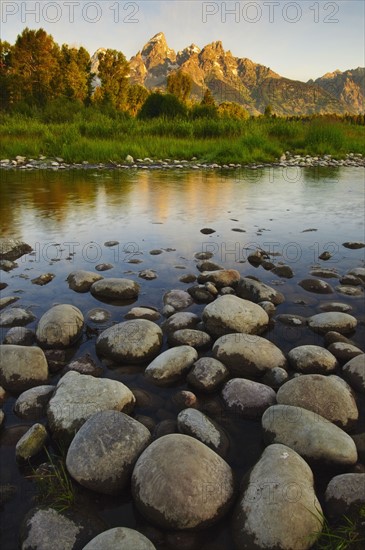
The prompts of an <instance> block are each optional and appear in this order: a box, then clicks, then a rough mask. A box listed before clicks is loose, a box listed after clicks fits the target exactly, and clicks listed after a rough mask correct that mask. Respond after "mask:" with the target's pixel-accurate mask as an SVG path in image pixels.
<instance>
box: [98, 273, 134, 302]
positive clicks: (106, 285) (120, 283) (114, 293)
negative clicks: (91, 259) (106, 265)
mask: <svg viewBox="0 0 365 550" xmlns="http://www.w3.org/2000/svg"><path fill="white" fill-rule="evenodd" d="M140 288H141V287H140V286H139V284H138V283H136V282H135V281H132V279H122V278H121V279H118V278H109V279H101V280H100V281H96V282H95V283H93V284H92V285H91V287H90V292H91V294H92V295H93V296H95V297H96V298H101V299H105V300H122V301H123V300H132V299H134V298H137V296H138V294H139V291H140Z"/></svg>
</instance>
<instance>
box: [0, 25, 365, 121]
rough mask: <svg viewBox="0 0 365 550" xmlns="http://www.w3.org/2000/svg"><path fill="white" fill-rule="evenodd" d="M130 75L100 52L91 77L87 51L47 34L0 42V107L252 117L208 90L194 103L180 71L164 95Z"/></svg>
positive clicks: (115, 57)
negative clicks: (90, 108) (56, 40)
mask: <svg viewBox="0 0 365 550" xmlns="http://www.w3.org/2000/svg"><path fill="white" fill-rule="evenodd" d="M129 73H130V67H129V63H128V61H127V59H126V58H125V56H124V54H123V53H122V52H120V51H117V50H113V49H106V50H101V51H99V52H98V70H97V74H95V73H93V72H92V60H91V57H90V54H89V53H88V51H87V50H86V49H85V48H83V47H80V48H76V47H70V46H68V45H66V44H63V45H62V46H59V45H58V44H57V43H56V42H55V41H54V39H53V37H52V36H51V35H49V34H47V32H46V31H45V30H43V29H39V30H30V29H28V28H26V29H24V30H23V32H22V33H21V34H20V35H19V36H18V37H17V39H16V41H15V44H13V45H11V44H9V43H8V42H6V41H2V40H0V109H1V110H3V111H13V110H18V111H21V110H22V108H23V110H24V107H27V108H28V109H45V108H46V107H47V106H49V105H52V104H53V105H56V106H58V107H59V108H60V109H61V110H64V111H65V112H66V111H67V109H68V110H70V108H71V106H72V108H73V109H77V108H78V107H82V106H86V107H87V106H90V105H94V106H97V107H104V108H105V107H107V108H109V109H112V110H115V111H117V112H121V113H125V114H126V115H129V116H139V117H140V118H155V117H159V116H164V117H167V118H173V117H182V118H184V117H186V116H189V118H192V119H194V118H201V117H206V118H218V117H222V118H234V119H241V120H245V119H248V118H249V116H250V115H249V113H248V111H247V110H246V109H244V108H243V107H242V106H241V105H239V104H237V103H233V102H223V103H220V104H219V105H217V104H216V102H215V100H214V98H213V95H212V93H211V91H210V90H209V88H206V90H205V92H204V95H203V97H202V100H201V101H200V102H195V103H194V102H193V101H192V100H191V98H190V96H191V92H192V87H193V81H192V79H191V77H190V76H189V75H187V74H185V73H184V72H182V71H181V70H178V71H175V72H172V73H171V74H169V76H168V77H167V91H166V92H165V93H164V92H162V91H161V90H154V91H152V92H151V91H149V90H147V89H146V88H145V87H144V86H141V85H140V84H133V83H131V82H130V80H129ZM65 104H66V107H65ZM71 110H72V109H71ZM60 114H61V113H60ZM264 116H265V117H266V118H271V117H275V116H276V115H275V113H273V111H272V108H271V106H270V105H267V106H266V109H265V113H264ZM287 118H288V119H291V118H293V117H287ZM295 118H296V119H297V117H295ZM301 118H303V120H306V119H308V118H310V117H301ZM338 118H339V117H338ZM341 118H342V119H343V120H345V121H346V122H350V123H355V124H364V122H365V120H364V115H358V116H356V115H355V116H353V115H345V116H343V117H341Z"/></svg>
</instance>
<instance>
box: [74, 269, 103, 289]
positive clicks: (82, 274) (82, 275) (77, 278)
mask: <svg viewBox="0 0 365 550" xmlns="http://www.w3.org/2000/svg"><path fill="white" fill-rule="evenodd" d="M101 279H103V277H102V276H101V275H98V274H97V273H94V272H92V271H83V270H81V269H80V270H78V271H73V272H72V273H70V274H69V275H68V277H67V279H66V280H67V282H68V286H69V288H71V290H74V291H75V292H88V291H89V290H90V288H91V285H92V284H93V283H95V282H96V281H101Z"/></svg>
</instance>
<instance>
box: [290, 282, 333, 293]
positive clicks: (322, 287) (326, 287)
mask: <svg viewBox="0 0 365 550" xmlns="http://www.w3.org/2000/svg"><path fill="white" fill-rule="evenodd" d="M298 284H299V286H301V287H302V288H304V290H307V291H308V292H314V293H316V294H332V293H333V292H334V290H333V287H332V286H331V285H330V284H328V283H327V282H326V281H323V280H322V279H303V280H302V281H300V282H299V283H298Z"/></svg>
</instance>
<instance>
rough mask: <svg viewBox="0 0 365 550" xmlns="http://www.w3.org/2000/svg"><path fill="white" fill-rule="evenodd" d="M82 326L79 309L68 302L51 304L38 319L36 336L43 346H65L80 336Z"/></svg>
mask: <svg viewBox="0 0 365 550" xmlns="http://www.w3.org/2000/svg"><path fill="white" fill-rule="evenodd" d="M83 326H84V316H83V315H82V313H81V311H80V310H79V309H78V308H77V307H75V306H72V305H70V304H60V305H57V306H53V307H52V308H51V309H49V310H48V311H46V313H45V314H44V315H42V317H41V318H40V320H39V323H38V326H37V330H36V338H37V341H38V343H39V344H40V345H41V346H42V347H45V348H57V349H59V348H67V347H69V346H72V345H73V344H74V343H75V342H77V340H78V339H79V338H80V336H81V333H82V329H83Z"/></svg>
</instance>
